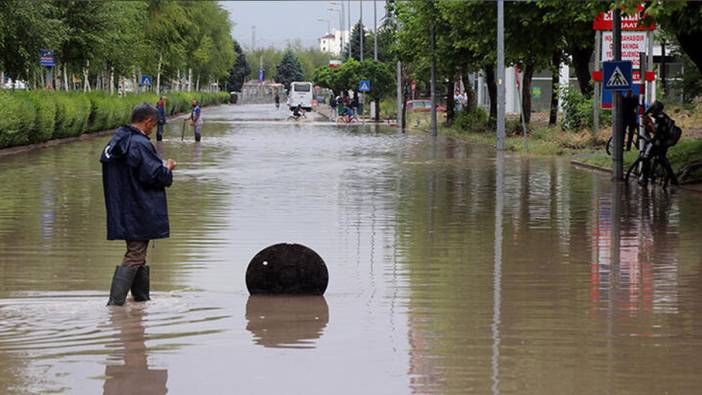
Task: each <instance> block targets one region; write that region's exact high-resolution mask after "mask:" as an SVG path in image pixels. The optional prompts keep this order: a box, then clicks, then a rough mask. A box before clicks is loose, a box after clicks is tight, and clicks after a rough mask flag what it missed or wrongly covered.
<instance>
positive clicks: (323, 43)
mask: <svg viewBox="0 0 702 395" xmlns="http://www.w3.org/2000/svg"><path fill="white" fill-rule="evenodd" d="M348 42H349V32H348V31H347V30H344V31H341V30H335V31H334V32H333V33H327V34H325V35H324V36H322V37H320V38H319V50H320V51H322V52H328V53H331V54H334V55H337V56H338V55H341V50H342V49H343V47H344V45H346V43H348Z"/></svg>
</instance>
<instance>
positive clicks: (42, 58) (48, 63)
mask: <svg viewBox="0 0 702 395" xmlns="http://www.w3.org/2000/svg"><path fill="white" fill-rule="evenodd" d="M55 55H56V52H54V51H49V50H46V49H41V50H39V65H41V66H44V67H55V66H56V58H54V56H55Z"/></svg>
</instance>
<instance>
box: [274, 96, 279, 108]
mask: <svg viewBox="0 0 702 395" xmlns="http://www.w3.org/2000/svg"><path fill="white" fill-rule="evenodd" d="M274 99H275V109H276V110H277V109H279V108H280V95H278V92H276V93H275V98H274Z"/></svg>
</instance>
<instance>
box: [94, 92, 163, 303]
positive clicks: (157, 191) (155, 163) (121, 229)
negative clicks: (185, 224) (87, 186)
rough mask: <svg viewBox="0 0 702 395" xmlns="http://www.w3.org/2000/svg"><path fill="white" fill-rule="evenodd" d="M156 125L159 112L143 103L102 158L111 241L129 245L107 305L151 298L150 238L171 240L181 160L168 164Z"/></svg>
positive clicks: (113, 283) (108, 145) (116, 271)
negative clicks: (170, 203)
mask: <svg viewBox="0 0 702 395" xmlns="http://www.w3.org/2000/svg"><path fill="white" fill-rule="evenodd" d="M157 123H158V110H156V108H154V107H153V106H151V105H150V104H147V103H143V104H140V105H138V106H137V107H136V108H134V111H133V112H132V117H131V122H130V124H129V125H125V126H122V127H120V128H119V129H117V131H116V132H115V134H114V135H113V136H112V139H111V140H110V142H109V143H108V144H107V146H106V147H105V148H104V149H103V151H102V156H101V157H100V162H102V185H103V190H104V195H105V208H106V211H107V239H108V240H125V241H126V243H127V252H126V253H125V254H124V259H122V264H121V265H120V266H117V268H116V269H115V273H114V276H113V277H112V286H111V287H110V298H109V300H108V302H107V304H108V305H117V306H121V305H123V304H124V302H125V300H126V297H127V293H128V292H129V291H130V289H131V291H132V297H133V298H134V300H135V301H137V302H145V301H147V300H150V297H149V289H150V280H149V277H150V273H149V272H150V270H149V266H146V251H147V247H148V245H149V240H153V239H161V238H166V237H168V236H169V232H170V229H169V223H168V208H167V206H166V187H169V186H171V184H172V183H173V169H175V167H176V162H175V161H173V160H172V159H168V160H167V161H166V162H165V164H164V163H163V161H162V160H161V158H159V156H158V154H157V153H156V148H155V147H154V145H153V144H152V143H151V141H150V140H149V135H150V134H151V133H152V132H153V129H154V126H156V124H157Z"/></svg>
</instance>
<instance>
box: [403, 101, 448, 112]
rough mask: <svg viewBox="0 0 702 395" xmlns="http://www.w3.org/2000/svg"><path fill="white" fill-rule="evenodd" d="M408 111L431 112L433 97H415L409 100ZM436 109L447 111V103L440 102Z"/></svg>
mask: <svg viewBox="0 0 702 395" xmlns="http://www.w3.org/2000/svg"><path fill="white" fill-rule="evenodd" d="M407 111H412V112H429V111H431V99H415V100H409V101H408V102H407ZM436 111H438V112H446V105H445V104H438V105H437V106H436Z"/></svg>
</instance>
